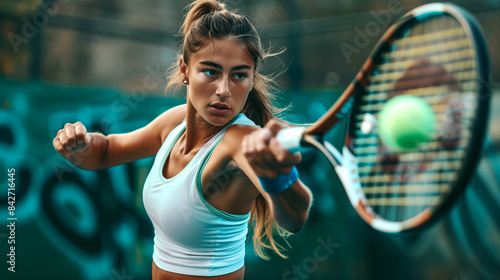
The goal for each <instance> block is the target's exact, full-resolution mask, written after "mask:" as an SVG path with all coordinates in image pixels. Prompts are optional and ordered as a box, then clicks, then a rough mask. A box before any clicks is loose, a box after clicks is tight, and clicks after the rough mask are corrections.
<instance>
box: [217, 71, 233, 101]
mask: <svg viewBox="0 0 500 280" xmlns="http://www.w3.org/2000/svg"><path fill="white" fill-rule="evenodd" d="M229 83H230V81H229V77H228V76H226V75H223V76H222V77H221V79H220V80H219V83H218V84H217V90H216V92H215V94H217V96H219V97H221V98H222V99H226V98H228V97H229V96H231V91H230V90H229Z"/></svg>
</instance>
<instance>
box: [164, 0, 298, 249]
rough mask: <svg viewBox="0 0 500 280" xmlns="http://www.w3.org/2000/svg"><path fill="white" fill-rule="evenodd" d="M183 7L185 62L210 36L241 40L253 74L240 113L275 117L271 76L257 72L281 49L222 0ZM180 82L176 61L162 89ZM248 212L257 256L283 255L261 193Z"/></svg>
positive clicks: (281, 232) (257, 117)
mask: <svg viewBox="0 0 500 280" xmlns="http://www.w3.org/2000/svg"><path fill="white" fill-rule="evenodd" d="M187 8H188V9H189V12H188V13H187V15H186V16H185V18H184V22H183V24H182V26H181V30H180V32H181V35H182V38H183V41H182V54H181V57H182V58H183V59H184V61H185V63H188V62H189V57H190V55H191V54H192V53H195V52H197V51H198V50H200V49H201V48H203V47H204V46H205V45H206V44H208V43H210V42H212V43H213V40H214V39H223V38H233V39H235V40H238V41H240V42H241V43H243V45H244V46H245V47H246V49H247V51H248V53H249V54H250V56H251V57H252V58H253V59H254V62H255V73H254V86H253V89H252V90H251V91H250V93H249V95H248V99H247V102H246V104H245V106H244V108H243V111H242V113H244V114H245V115H246V116H247V117H248V118H249V119H251V120H252V121H254V122H255V123H256V124H258V125H260V126H264V125H265V124H266V123H267V122H268V121H269V120H271V119H273V118H275V117H274V114H278V113H280V112H282V111H283V109H278V108H277V107H275V106H274V105H273V103H274V102H275V101H276V99H275V97H274V95H273V94H272V93H271V90H274V89H275V87H274V83H273V79H272V78H270V77H267V76H265V75H263V74H261V73H260V72H259V70H260V68H261V64H262V61H263V60H264V59H265V58H266V57H270V56H275V55H276V54H279V53H281V52H278V53H271V52H269V51H265V50H264V49H263V47H262V45H261V41H260V37H259V34H258V32H257V30H256V29H255V27H254V26H253V25H252V24H251V23H250V21H249V20H248V19H247V18H246V17H245V16H242V15H239V14H236V13H234V12H231V11H228V10H227V9H226V8H225V6H224V4H223V3H220V2H218V1H216V0H196V1H194V2H193V3H191V4H190V5H189V6H188V7H187ZM182 84H183V83H182V74H181V72H180V69H179V64H178V62H175V63H174V64H173V65H172V66H171V67H170V69H169V75H168V84H167V87H166V91H168V90H169V89H170V88H172V87H175V88H180V87H181V86H182ZM251 213H252V214H251V219H250V226H251V228H252V229H253V235H252V240H253V243H254V249H255V252H256V253H257V255H259V256H260V257H261V258H263V259H269V256H268V255H267V253H266V249H271V250H273V251H274V252H275V253H276V254H278V255H279V256H281V257H283V258H286V255H284V254H283V250H284V249H285V248H284V247H283V246H281V245H280V244H278V243H277V242H276V241H275V239H274V235H273V233H277V234H278V235H279V236H281V237H283V238H284V237H286V236H288V235H289V234H290V233H288V232H287V231H285V230H284V229H282V228H281V227H279V226H278V225H277V224H276V222H275V221H274V218H273V217H272V215H271V212H270V210H269V207H268V205H267V202H266V200H265V199H264V197H262V195H259V196H258V197H257V199H256V200H255V202H254V204H253V206H252V210H251ZM285 242H286V240H285ZM287 244H288V243H287Z"/></svg>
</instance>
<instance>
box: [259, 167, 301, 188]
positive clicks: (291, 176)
mask: <svg viewBox="0 0 500 280" xmlns="http://www.w3.org/2000/svg"><path fill="white" fill-rule="evenodd" d="M298 179H299V171H297V168H296V167H295V166H294V167H292V170H291V171H290V173H288V174H286V175H280V176H278V177H276V178H271V179H270V178H261V177H259V181H260V184H261V185H262V188H263V189H264V190H265V191H266V192H267V193H269V194H279V193H282V192H284V191H286V190H287V189H288V188H289V187H291V186H292V185H293V184H295V182H297V180H298Z"/></svg>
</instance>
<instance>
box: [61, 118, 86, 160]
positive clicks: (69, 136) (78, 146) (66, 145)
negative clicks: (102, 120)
mask: <svg viewBox="0 0 500 280" xmlns="http://www.w3.org/2000/svg"><path fill="white" fill-rule="evenodd" d="M91 142H92V136H91V135H90V134H87V129H86V128H85V126H84V125H83V124H82V123H81V122H76V123H74V124H70V123H67V124H66V125H64V128H63V129H61V130H59V131H58V132H57V136H56V138H54V141H53V144H54V148H55V149H56V151H57V152H58V153H59V154H61V155H62V156H63V157H68V156H69V155H71V154H72V153H75V152H80V151H82V150H84V149H85V148H87V147H88V146H89V145H90V143H91Z"/></svg>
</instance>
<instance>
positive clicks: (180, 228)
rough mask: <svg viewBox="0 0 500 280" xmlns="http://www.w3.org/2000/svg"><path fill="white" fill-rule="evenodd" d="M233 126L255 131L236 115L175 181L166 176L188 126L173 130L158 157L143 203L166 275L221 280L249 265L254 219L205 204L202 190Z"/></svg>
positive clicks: (157, 259)
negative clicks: (247, 246)
mask: <svg viewBox="0 0 500 280" xmlns="http://www.w3.org/2000/svg"><path fill="white" fill-rule="evenodd" d="M233 124H242V125H255V123H254V122H252V121H251V120H250V119H248V118H247V117H246V116H245V115H244V114H239V115H237V116H236V117H235V118H234V119H233V120H232V121H231V122H230V123H229V124H228V125H227V126H226V127H225V128H224V129H223V130H221V131H220V132H219V133H217V134H216V135H215V136H214V137H213V138H212V139H210V140H209V141H208V142H207V143H206V144H205V145H204V146H203V147H202V148H201V149H200V151H198V153H197V154H196V155H195V156H194V157H193V159H192V160H191V161H190V162H189V163H188V165H187V166H186V167H185V168H184V169H183V170H182V171H181V172H180V173H179V174H177V175H176V176H174V177H172V178H168V179H166V178H165V177H164V176H163V166H164V165H165V162H166V160H167V158H168V156H169V154H170V152H171V150H172V147H173V146H174V144H175V142H177V140H178V139H179V137H180V136H181V135H182V133H183V132H184V131H185V130H186V122H185V121H183V122H182V123H181V124H180V125H179V126H177V127H176V128H175V129H174V130H172V132H171V133H170V134H169V135H168V137H167V139H166V140H165V142H164V143H163V145H162V146H161V148H160V150H159V151H158V153H157V155H156V158H155V161H154V164H153V167H152V168H151V171H150V172H149V175H148V177H147V179H146V182H145V184H144V190H143V200H144V207H145V208H146V212H147V213H148V216H149V218H150V219H151V221H152V223H153V226H154V229H155V237H154V252H153V260H154V262H155V264H156V265H157V266H158V267H159V268H161V269H163V270H166V271H170V272H174V273H179V274H186V275H193V276H218V275H224V274H228V273H231V272H234V271H236V270H238V269H240V268H241V267H243V265H244V258H245V240H246V235H247V232H248V220H249V218H250V213H248V214H246V215H235V214H230V213H226V212H223V211H221V210H218V209H216V208H215V207H213V206H212V205H211V204H209V203H208V202H207V201H206V200H205V198H204V197H203V193H202V188H201V174H202V171H203V168H204V166H205V164H206V163H207V162H208V159H209V158H210V155H211V154H212V152H213V150H214V149H215V147H216V146H217V145H218V144H219V143H220V141H221V140H222V138H223V137H224V133H225V132H226V130H227V128H229V127H230V126H231V125H233Z"/></svg>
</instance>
